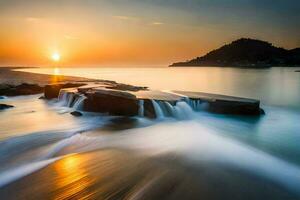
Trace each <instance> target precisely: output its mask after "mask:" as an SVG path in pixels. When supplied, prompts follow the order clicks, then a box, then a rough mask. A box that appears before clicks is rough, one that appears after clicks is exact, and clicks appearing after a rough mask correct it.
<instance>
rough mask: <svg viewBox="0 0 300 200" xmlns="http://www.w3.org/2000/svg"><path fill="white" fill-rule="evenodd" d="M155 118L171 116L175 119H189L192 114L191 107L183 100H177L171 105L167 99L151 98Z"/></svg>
mask: <svg viewBox="0 0 300 200" xmlns="http://www.w3.org/2000/svg"><path fill="white" fill-rule="evenodd" d="M152 104H153V107H154V110H155V114H156V118H158V119H162V118H165V117H172V118H176V119H191V118H193V116H194V111H193V109H192V107H191V106H190V105H189V104H188V103H187V102H185V101H179V102H177V103H176V105H172V104H171V103H169V102H167V101H155V100H152Z"/></svg>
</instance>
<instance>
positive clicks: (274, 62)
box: [170, 38, 300, 67]
mask: <svg viewBox="0 0 300 200" xmlns="http://www.w3.org/2000/svg"><path fill="white" fill-rule="evenodd" d="M170 66H172V67H176V66H233V67H272V66H300V48H296V49H292V50H287V49H284V48H279V47H275V46H273V45H272V44H271V43H269V42H265V41H261V40H255V39H249V38H241V39H239V40H236V41H233V42H232V43H230V44H227V45H224V46H223V47H221V48H219V49H216V50H213V51H211V52H209V53H208V54H206V55H205V56H202V57H197V58H195V59H192V60H189V61H186V62H178V63H174V64H172V65H170Z"/></svg>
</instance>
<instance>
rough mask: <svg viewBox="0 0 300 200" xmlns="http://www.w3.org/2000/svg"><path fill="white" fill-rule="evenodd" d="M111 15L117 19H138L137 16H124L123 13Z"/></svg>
mask: <svg viewBox="0 0 300 200" xmlns="http://www.w3.org/2000/svg"><path fill="white" fill-rule="evenodd" d="M112 17H113V18H115V19H119V20H138V18H136V17H131V16H125V15H114V16H112Z"/></svg>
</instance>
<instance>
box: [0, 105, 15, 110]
mask: <svg viewBox="0 0 300 200" xmlns="http://www.w3.org/2000/svg"><path fill="white" fill-rule="evenodd" d="M13 107H14V106H12V105H7V104H0V110H6V109H9V108H13Z"/></svg>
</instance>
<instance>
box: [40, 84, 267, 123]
mask: <svg viewBox="0 0 300 200" xmlns="http://www.w3.org/2000/svg"><path fill="white" fill-rule="evenodd" d="M109 84H112V86H111V87H109ZM109 84H108V83H105V84H99V83H96V84H95V83H93V84H88V85H84V86H81V85H82V84H79V87H76V86H78V84H66V85H62V84H58V85H57V84H56V85H48V86H46V89H45V97H46V98H47V99H52V98H57V97H58V96H59V98H58V100H59V101H62V102H63V104H61V105H63V106H68V107H72V108H74V110H77V111H86V112H97V113H104V114H107V115H111V116H123V117H133V116H138V115H139V116H141V117H147V118H162V117H174V118H178V119H182V118H186V117H189V116H191V115H192V112H193V110H194V111H209V112H213V113H221V114H231V115H260V114H263V112H262V110H261V109H260V101H259V100H255V99H247V98H240V97H232V96H225V95H218V94H209V93H201V92H185V91H153V90H146V89H145V88H140V89H141V90H137V88H138V87H134V86H127V85H126V86H120V87H121V88H122V90H121V89H120V90H116V89H108V88H116V87H115V85H117V83H114V82H113V83H109ZM120 85H122V84H120ZM66 87H67V89H66ZM125 88H126V90H125ZM123 89H124V90H123ZM71 114H72V115H74V116H81V115H82V113H80V112H76V111H75V112H72V113H71Z"/></svg>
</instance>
